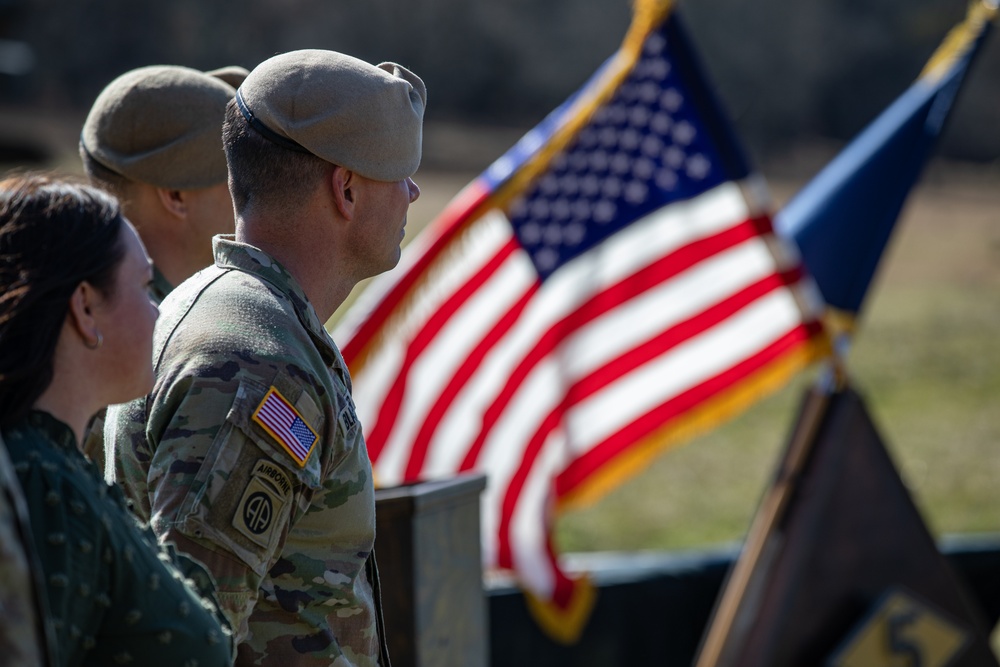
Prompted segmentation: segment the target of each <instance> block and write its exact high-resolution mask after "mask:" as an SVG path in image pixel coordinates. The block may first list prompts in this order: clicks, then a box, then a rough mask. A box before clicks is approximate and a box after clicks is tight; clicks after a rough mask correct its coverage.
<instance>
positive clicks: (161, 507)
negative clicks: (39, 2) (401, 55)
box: [106, 50, 426, 667]
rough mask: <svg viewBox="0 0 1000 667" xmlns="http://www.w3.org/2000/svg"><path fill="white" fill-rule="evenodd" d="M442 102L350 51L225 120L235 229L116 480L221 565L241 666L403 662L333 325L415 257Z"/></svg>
mask: <svg viewBox="0 0 1000 667" xmlns="http://www.w3.org/2000/svg"><path fill="white" fill-rule="evenodd" d="M425 99H426V92H425V88H424V85H423V82H422V81H421V80H420V79H419V78H418V77H417V76H415V75H414V74H412V73H411V72H409V71H408V70H406V69H404V68H402V67H400V66H398V65H394V64H392V63H384V64H382V65H379V66H377V67H376V66H372V65H370V64H368V63H365V62H363V61H360V60H357V59H354V58H351V57H349V56H344V55H342V54H338V53H335V52H332V51H320V50H304V51H295V52H291V53H286V54H282V55H279V56H275V57H274V58H271V59H270V60H267V61H265V62H264V63H262V64H261V65H260V66H258V67H257V68H256V69H254V70H253V71H252V72H251V73H250V75H249V76H248V77H247V79H246V81H245V82H244V83H243V85H242V86H241V87H240V89H239V91H238V92H237V95H236V100H235V101H234V102H233V103H231V104H230V105H229V108H228V109H227V116H226V122H225V126H224V129H223V142H224V144H225V147H226V156H227V160H228V164H229V169H230V187H231V191H232V194H233V201H234V203H235V206H236V213H237V222H236V235H235V237H227V236H221V237H216V239H215V244H214V250H215V266H214V267H211V268H209V269H207V270H205V271H202V272H200V273H198V274H197V275H195V276H194V277H193V278H191V279H189V280H188V281H186V282H184V283H183V284H182V285H180V286H179V287H178V288H177V289H176V290H174V292H172V293H171V294H170V296H169V297H168V298H167V299H166V300H165V301H164V302H163V304H162V314H161V317H160V320H159V321H158V323H157V327H156V334H155V340H154V352H153V358H154V360H155V372H156V382H155V386H154V388H153V391H152V393H151V394H150V395H149V396H148V397H147V398H146V399H145V400H138V401H134V402H132V403H130V404H128V405H125V406H116V407H114V408H112V409H111V410H110V411H109V414H108V428H107V429H106V435H107V437H108V443H109V445H110V444H111V443H112V442H113V456H114V460H115V474H116V480H117V481H118V482H120V483H121V484H122V485H123V486H124V488H125V489H126V492H127V494H128V495H129V496H130V497H131V498H132V499H133V500H134V502H135V508H136V511H137V512H138V513H139V514H140V516H142V517H143V518H145V519H149V520H150V521H151V526H152V528H153V530H154V531H155V532H156V533H157V534H158V535H159V537H160V539H161V540H169V541H171V542H174V543H176V544H177V546H178V548H179V549H180V550H182V551H187V552H189V553H191V554H192V555H193V556H194V557H195V558H197V559H198V560H199V561H201V562H204V563H205V564H206V565H207V567H208V568H209V569H210V570H211V571H212V573H213V575H214V577H215V578H216V581H217V583H218V590H219V597H220V599H221V602H222V605H223V608H224V610H225V611H226V613H227V614H228V615H229V617H230V620H231V622H232V624H233V626H234V627H236V628H238V630H237V637H238V640H239V641H240V645H239V651H238V653H239V655H238V658H237V664H241V665H242V664H246V665H249V664H263V665H281V666H282V667H286V666H296V665H324V666H326V665H336V666H337V667H350V666H370V665H377V664H381V665H388V661H387V656H386V654H385V648H384V639H385V634H384V632H382V630H381V627H380V625H381V612H380V607H379V595H378V583H377V582H378V580H377V574H376V572H375V569H374V560H373V554H372V548H373V545H374V539H375V503H374V491H373V484H372V472H371V464H370V462H369V459H368V455H367V450H366V448H365V442H364V439H363V437H362V432H361V426H360V424H359V423H358V421H357V418H356V416H355V410H354V404H353V401H352V398H351V380H350V376H349V374H348V370H347V368H346V366H345V364H344V360H343V358H342V357H341V355H340V352H339V350H338V349H337V347H336V345H334V343H333V341H332V339H331V338H330V336H329V334H328V333H327V332H326V330H325V329H324V327H323V323H324V322H325V321H326V320H327V319H328V318H329V317H330V316H331V315H332V314H333V312H334V310H335V309H336V308H337V306H338V305H339V304H340V303H341V302H342V301H343V300H344V299H345V298H346V297H347V295H348V293H349V292H350V290H351V288H352V287H353V286H354V285H355V284H356V283H357V282H358V281H359V280H361V279H363V278H365V277H368V276H371V275H374V274H376V273H380V272H382V271H385V270H387V269H390V268H392V267H393V266H394V265H395V264H396V262H397V261H398V260H399V253H400V247H399V244H400V241H401V240H402V236H403V227H404V226H405V221H406V211H407V207H408V206H409V204H410V203H411V202H412V201H413V200H415V199H416V198H417V196H418V195H419V190H418V189H417V187H416V185H415V184H414V183H413V181H412V179H411V178H410V177H411V175H412V174H413V173H414V172H415V171H416V169H417V166H418V164H419V160H420V145H421V134H422V119H423V110H424V103H425ZM109 453H110V452H109Z"/></svg>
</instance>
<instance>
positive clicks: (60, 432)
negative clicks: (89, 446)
mask: <svg viewBox="0 0 1000 667" xmlns="http://www.w3.org/2000/svg"><path fill="white" fill-rule="evenodd" d="M21 424H22V427H25V428H31V429H35V430H37V431H41V432H42V433H44V434H46V435H47V436H49V440H51V442H53V443H55V445H56V446H58V447H59V448H60V449H65V450H66V451H70V452H76V451H79V448H78V447H77V445H76V435H74V434H73V429H71V428H70V427H69V426H68V425H66V424H65V423H63V422H62V421H60V420H59V419H56V418H55V417H53V416H52V415H50V414H49V413H48V412H44V411H42V410H36V409H34V408H32V409H31V410H30V411H29V412H28V414H27V415H26V417H25V419H24V421H23V422H21Z"/></svg>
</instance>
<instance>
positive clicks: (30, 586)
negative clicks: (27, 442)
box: [0, 439, 50, 667]
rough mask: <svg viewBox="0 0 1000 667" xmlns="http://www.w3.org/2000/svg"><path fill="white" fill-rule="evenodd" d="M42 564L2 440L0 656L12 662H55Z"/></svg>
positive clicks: (12, 666) (21, 666)
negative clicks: (51, 657) (41, 579)
mask: <svg viewBox="0 0 1000 667" xmlns="http://www.w3.org/2000/svg"><path fill="white" fill-rule="evenodd" d="M38 569H39V567H38V563H37V561H36V559H35V555H34V549H33V546H32V543H31V528H30V526H29V522H28V510H27V507H26V505H25V502H24V497H23V494H22V493H21V483H20V482H19V481H18V480H17V476H16V475H15V474H14V464H13V463H11V461H10V458H8V456H7V447H6V445H4V443H3V442H2V439H0V656H3V664H4V665H9V667H35V666H36V665H48V664H50V662H49V657H48V654H49V650H50V649H49V646H50V643H49V641H48V640H47V635H46V630H47V628H46V624H45V619H46V616H47V614H46V613H45V603H44V601H43V599H42V596H41V594H40V591H41V585H40V582H39V581H37V579H36V576H37V574H38Z"/></svg>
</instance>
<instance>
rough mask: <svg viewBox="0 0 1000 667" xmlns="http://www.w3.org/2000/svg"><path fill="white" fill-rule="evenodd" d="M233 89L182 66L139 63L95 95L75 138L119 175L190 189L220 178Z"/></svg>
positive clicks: (223, 178) (223, 173)
mask: <svg viewBox="0 0 1000 667" xmlns="http://www.w3.org/2000/svg"><path fill="white" fill-rule="evenodd" d="M235 94H236V90H235V89H234V88H233V87H232V86H230V85H229V84H228V83H225V82H224V81H223V80H222V79H221V78H219V77H217V76H212V75H209V74H206V73H205V72H200V71H198V70H196V69H191V68H189V67H180V66H176V65H153V66H149V67H140V68H139V69H134V70H131V71H129V72H126V73H125V74H122V75H121V76H119V77H118V78H117V79H115V80H114V81H112V82H111V83H109V84H108V85H107V86H106V87H105V88H104V90H103V91H101V94H100V95H98V96H97V100H95V102H94V105H93V107H91V109H90V113H89V114H88V115H87V120H86V121H85V122H84V125H83V132H82V134H81V135H80V143H81V145H82V146H83V148H84V150H86V151H87V153H89V154H90V156H91V157H92V158H93V159H94V160H96V161H97V162H99V163H100V164H102V165H104V166H105V167H107V168H108V169H110V170H111V171H113V172H115V173H118V174H121V175H122V176H125V177H126V178H129V179H131V180H134V181H140V182H143V183H149V184H151V185H155V186H157V187H163V188H172V189H178V190H189V189H192V190H193V189H198V188H207V187H211V186H214V185H218V184H220V183H225V182H226V177H227V171H226V156H225V153H224V151H223V150H222V122H223V120H224V119H225V113H226V105H227V104H228V103H229V100H231V99H232V98H233V96H234V95H235Z"/></svg>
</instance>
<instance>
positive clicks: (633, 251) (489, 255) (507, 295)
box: [334, 183, 820, 598]
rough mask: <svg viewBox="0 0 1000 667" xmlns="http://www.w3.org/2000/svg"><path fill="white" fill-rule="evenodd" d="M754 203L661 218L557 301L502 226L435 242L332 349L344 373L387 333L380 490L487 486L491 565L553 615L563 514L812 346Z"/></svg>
mask: <svg viewBox="0 0 1000 667" xmlns="http://www.w3.org/2000/svg"><path fill="white" fill-rule="evenodd" d="M743 186H744V187H741V185H740V184H736V183H727V184H723V185H721V186H719V187H717V188H715V189H713V190H711V191H708V192H706V193H705V194H703V195H701V196H699V197H697V198H695V199H694V200H691V201H688V202H682V203H678V204H673V205H670V206H668V207H666V208H663V209H660V210H657V211H655V212H653V213H652V214H650V215H649V216H648V217H646V218H645V219H643V220H640V221H638V222H636V223H634V224H632V225H630V226H629V227H627V228H626V229H624V230H623V231H621V232H619V233H618V234H616V235H614V236H613V237H611V238H610V239H608V240H607V241H606V242H604V243H603V244H602V245H601V246H599V247H597V248H595V249H593V250H591V251H590V252H588V253H586V254H584V255H582V256H580V257H578V258H576V259H574V260H572V261H571V262H569V263H568V264H566V265H565V266H563V267H561V268H560V269H559V270H558V271H556V272H555V273H554V274H553V275H552V276H551V277H550V278H549V279H548V280H547V281H546V282H545V283H540V282H539V279H538V276H537V274H536V272H535V270H534V268H533V266H532V265H531V263H530V261H529V260H528V258H527V256H526V255H525V253H524V252H523V251H521V249H520V247H519V246H518V245H517V242H516V240H515V238H514V237H513V234H512V230H511V227H510V225H509V223H508V222H507V220H506V218H505V217H504V215H503V213H502V212H500V211H498V210H492V211H489V212H488V213H486V214H485V215H482V216H481V217H480V218H478V219H477V220H475V221H474V222H473V223H472V224H471V226H470V227H469V228H468V229H467V230H464V232H463V233H462V234H457V233H455V235H454V238H451V237H450V236H449V235H450V234H453V233H454V229H456V228H457V227H458V225H456V224H453V225H452V227H451V228H448V227H445V228H444V230H443V231H441V232H437V236H435V235H434V233H433V232H432V234H431V235H429V237H428V240H427V241H426V243H425V246H424V247H423V248H420V249H419V250H417V251H416V252H412V253H410V254H409V258H408V267H404V268H403V269H402V270H399V269H397V271H396V272H390V273H389V274H387V276H385V277H384V278H383V279H382V280H380V281H376V283H375V286H374V287H375V289H374V291H372V292H371V293H370V295H369V304H368V305H367V306H366V305H364V304H363V303H359V304H358V306H360V307H359V308H356V309H354V311H353V312H352V316H353V319H351V320H345V321H344V323H343V324H342V325H341V327H339V328H338V330H337V331H336V332H335V334H334V335H335V338H337V340H338V341H340V342H342V343H343V347H344V350H345V358H348V362H349V363H350V362H351V358H353V357H354V356H355V355H357V354H359V353H360V351H361V350H362V349H363V348H364V347H365V346H366V345H367V344H369V343H373V342H375V333H374V332H377V331H378V328H379V327H381V326H391V328H392V335H391V336H383V337H380V338H378V341H377V345H378V347H377V349H375V350H374V352H373V353H371V354H369V355H368V356H367V357H366V358H365V363H364V365H363V366H362V367H360V368H357V369H355V368H353V367H352V373H353V376H354V397H355V401H356V404H357V406H358V416H359V418H360V420H361V422H362V424H363V425H364V428H365V433H366V440H367V445H368V449H369V453H370V455H371V457H372V460H373V463H374V466H375V469H376V475H377V477H378V479H379V480H380V483H382V484H385V485H392V484H396V483H401V482H405V481H412V480H416V479H427V478H440V477H446V476H449V475H452V474H454V473H456V472H460V471H465V470H478V471H481V472H484V473H486V474H487V475H488V484H487V487H486V491H485V496H484V498H483V539H484V544H483V546H484V555H485V558H486V559H487V564H488V565H490V566H499V567H503V568H513V569H515V570H516V571H517V572H518V574H519V576H520V577H521V579H522V581H524V583H525V584H526V585H528V586H529V587H530V588H531V589H533V590H534V591H535V592H536V593H538V594H540V595H541V596H543V597H546V598H551V597H552V596H553V593H554V590H555V589H556V588H557V587H558V586H559V579H560V576H561V575H560V573H559V571H558V567H557V565H556V563H555V562H554V554H553V553H552V550H551V545H549V543H548V540H549V528H550V516H551V509H552V503H553V502H554V500H555V498H556V496H562V495H564V494H567V493H570V492H572V491H573V490H574V489H576V488H577V487H578V486H579V485H581V484H583V483H585V482H586V481H587V479H588V478H589V477H590V476H591V474H593V473H594V472H596V471H597V470H599V469H600V468H601V467H602V466H603V465H605V464H606V463H608V462H609V461H612V460H614V459H615V457H617V456H618V455H620V454H621V453H623V452H625V451H627V449H628V447H629V446H630V445H631V444H633V443H635V442H637V441H638V440H641V439H642V438H643V437H646V436H648V435H650V434H651V433H652V432H653V431H654V430H656V429H658V428H660V427H661V426H662V425H663V424H664V423H666V422H668V421H669V420H670V419H672V418H674V417H676V416H679V415H681V414H683V413H685V412H687V411H689V410H690V409H692V408H693V407H696V406H698V405H699V404H700V403H702V402H703V401H705V400H707V399H710V398H711V397H712V396H714V395H716V394H717V393H718V392H719V391H721V390H723V389H725V388H727V387H730V386H732V385H733V384H737V383H739V382H740V380H741V379H743V378H746V377H747V376H749V375H751V374H753V373H754V371H756V370H759V369H760V368H762V367H763V366H766V365H767V364H768V363H769V362H772V361H774V360H775V359H777V358H780V357H781V356H782V355H783V354H784V353H785V352H787V351H790V350H792V349H795V348H796V347H798V346H799V345H801V344H802V343H803V342H804V341H806V340H808V339H809V338H810V337H811V336H812V335H813V334H814V333H815V331H816V328H817V326H818V325H817V324H816V320H817V319H818V315H819V312H820V304H819V301H818V299H817V298H815V294H814V292H813V290H811V289H809V288H808V287H806V285H811V283H806V282H800V279H801V271H800V269H799V265H798V258H796V257H786V256H782V255H781V253H776V252H775V250H776V249H777V248H781V247H783V246H781V244H779V243H777V242H776V241H775V239H774V237H773V234H772V232H771V230H770V221H769V219H768V218H767V217H766V216H761V215H757V212H756V211H751V210H750V208H749V206H748V204H747V199H746V197H745V195H746V192H747V189H748V188H747V186H748V184H743ZM473 195H474V193H472V194H469V193H467V194H466V196H467V197H468V196H473ZM418 240H420V239H418ZM410 250H411V251H412V250H413V249H410ZM431 266H432V267H433V270H432V271H426V268H427V267H431ZM428 276H429V277H428ZM418 279H426V282H425V283H421V284H420V285H419V286H418V288H417V289H415V290H412V292H413V293H412V294H409V295H408V296H407V297H406V305H405V307H402V308H400V307H396V306H395V305H394V304H396V303H400V302H402V296H401V293H402V292H404V291H406V289H405V288H407V287H408V286H409V285H410V284H415V282H416V280H418ZM387 303H388V304H390V307H387V306H386V304H387ZM359 314H360V315H361V317H360V319H358V315H359Z"/></svg>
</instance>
